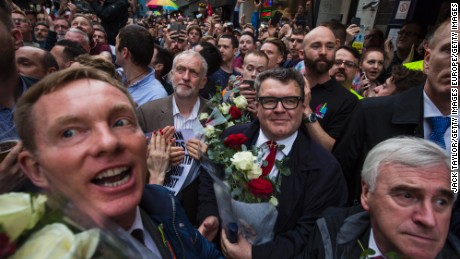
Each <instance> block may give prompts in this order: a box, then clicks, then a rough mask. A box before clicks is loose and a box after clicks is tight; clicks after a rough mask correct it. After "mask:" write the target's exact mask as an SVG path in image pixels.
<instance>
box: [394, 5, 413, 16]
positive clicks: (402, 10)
mask: <svg viewBox="0 0 460 259" xmlns="http://www.w3.org/2000/svg"><path fill="white" fill-rule="evenodd" d="M409 8H410V1H401V2H399V6H398V10H397V11H396V15H395V19H396V20H405V19H406V18H407V14H408V13H409Z"/></svg>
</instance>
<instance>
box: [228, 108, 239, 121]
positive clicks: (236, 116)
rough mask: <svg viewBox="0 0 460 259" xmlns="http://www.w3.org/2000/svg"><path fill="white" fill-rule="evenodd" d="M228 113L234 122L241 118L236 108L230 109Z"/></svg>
mask: <svg viewBox="0 0 460 259" xmlns="http://www.w3.org/2000/svg"><path fill="white" fill-rule="evenodd" d="M228 113H229V114H230V116H232V118H233V119H234V120H237V119H239V118H241V116H242V115H243V113H242V112H241V111H240V109H238V108H236V107H235V106H232V107H230V110H229V111H228Z"/></svg>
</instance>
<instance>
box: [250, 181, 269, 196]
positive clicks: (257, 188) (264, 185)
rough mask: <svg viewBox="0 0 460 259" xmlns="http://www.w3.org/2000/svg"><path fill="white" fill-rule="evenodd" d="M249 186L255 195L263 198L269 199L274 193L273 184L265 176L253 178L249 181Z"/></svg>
mask: <svg viewBox="0 0 460 259" xmlns="http://www.w3.org/2000/svg"><path fill="white" fill-rule="evenodd" d="M247 187H248V188H249V190H250V191H251V193H252V194H253V195H254V196H256V197H259V198H262V199H269V198H270V197H271V196H272V194H273V185H272V183H271V182H270V181H269V180H267V179H265V178H257V179H253V180H251V181H249V182H248V183H247Z"/></svg>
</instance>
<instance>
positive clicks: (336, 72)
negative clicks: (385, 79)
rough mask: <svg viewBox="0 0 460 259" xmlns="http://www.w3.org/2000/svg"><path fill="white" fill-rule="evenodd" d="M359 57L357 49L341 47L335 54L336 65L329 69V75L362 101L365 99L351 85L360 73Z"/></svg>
mask: <svg viewBox="0 0 460 259" xmlns="http://www.w3.org/2000/svg"><path fill="white" fill-rule="evenodd" d="M359 56H360V55H359V52H358V51H357V50H356V49H355V48H352V47H349V46H345V45H343V46H340V47H339V48H338V49H337V51H336V52H335V61H334V65H332V68H331V69H329V75H330V76H331V77H333V78H335V80H336V81H337V82H339V84H341V85H342V86H343V87H345V88H346V89H347V90H349V91H350V92H351V93H352V94H354V95H356V97H358V99H359V100H361V99H362V98H363V97H362V96H361V95H359V94H358V93H357V92H356V91H355V90H353V89H352V88H351V83H353V79H354V78H355V75H356V73H357V72H358V62H359Z"/></svg>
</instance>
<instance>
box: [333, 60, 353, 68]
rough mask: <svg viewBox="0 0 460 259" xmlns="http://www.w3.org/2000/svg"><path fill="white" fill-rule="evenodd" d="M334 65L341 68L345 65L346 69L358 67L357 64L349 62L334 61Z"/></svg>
mask: <svg viewBox="0 0 460 259" xmlns="http://www.w3.org/2000/svg"><path fill="white" fill-rule="evenodd" d="M334 63H335V64H336V65H337V66H341V65H342V64H345V66H346V67H348V68H354V67H358V64H356V63H354V62H353V61H349V60H341V59H336V60H335V61H334Z"/></svg>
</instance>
